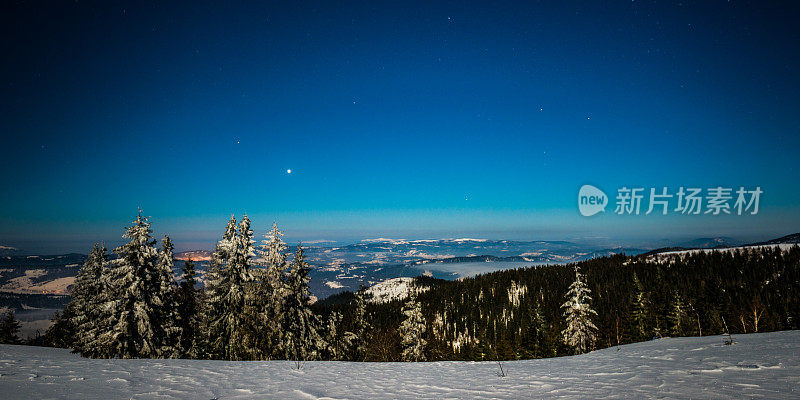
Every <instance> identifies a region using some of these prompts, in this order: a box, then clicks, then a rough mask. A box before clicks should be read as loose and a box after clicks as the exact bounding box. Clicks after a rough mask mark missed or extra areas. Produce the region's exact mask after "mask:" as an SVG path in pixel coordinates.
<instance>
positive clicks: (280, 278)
mask: <svg viewBox="0 0 800 400" xmlns="http://www.w3.org/2000/svg"><path fill="white" fill-rule="evenodd" d="M282 236H283V232H281V231H280V230H278V224H277V222H275V223H273V225H272V229H270V230H269V231H268V232H267V233H266V234H265V235H264V240H262V241H261V244H260V245H259V247H258V248H257V249H256V259H257V265H258V266H259V267H260V268H259V269H257V270H255V271H254V275H255V279H256V280H257V282H256V283H255V284H254V285H253V290H252V291H251V296H250V299H249V301H248V304H249V312H248V314H249V318H250V319H251V321H252V324H253V325H254V326H255V327H257V328H256V329H255V330H254V333H253V334H254V336H255V338H256V342H255V343H254V345H255V347H256V348H257V349H258V351H259V356H260V357H259V358H266V359H269V358H271V357H275V356H280V354H279V353H278V349H279V347H280V342H281V340H282V339H281V337H282V332H281V326H280V321H281V318H282V317H281V312H282V309H283V301H284V296H285V292H286V289H285V271H286V249H287V246H286V243H284V241H283V239H281V237H282Z"/></svg>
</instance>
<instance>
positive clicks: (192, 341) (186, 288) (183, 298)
mask: <svg viewBox="0 0 800 400" xmlns="http://www.w3.org/2000/svg"><path fill="white" fill-rule="evenodd" d="M182 271H183V279H182V280H181V283H180V285H179V287H178V293H177V302H178V317H179V319H178V321H179V323H180V328H181V338H180V349H181V351H182V353H183V356H184V357H188V358H195V357H197V356H198V354H197V353H198V348H197V347H198V343H197V341H198V337H197V336H198V330H199V317H200V315H199V314H200V310H199V307H200V302H199V298H198V297H199V293H198V290H197V289H195V286H196V285H197V279H196V272H195V268H194V263H193V262H192V260H191V259H188V260H186V261H185V262H184V264H183V270H182Z"/></svg>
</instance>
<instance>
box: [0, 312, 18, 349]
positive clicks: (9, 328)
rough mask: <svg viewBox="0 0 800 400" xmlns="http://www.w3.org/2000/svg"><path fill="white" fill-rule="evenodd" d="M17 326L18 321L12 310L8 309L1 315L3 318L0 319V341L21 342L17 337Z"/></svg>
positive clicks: (4, 342) (6, 342)
mask: <svg viewBox="0 0 800 400" xmlns="http://www.w3.org/2000/svg"><path fill="white" fill-rule="evenodd" d="M19 327H20V323H19V321H18V320H17V317H16V316H15V315H14V310H8V311H7V312H6V313H5V315H3V320H2V321H0V343H3V344H20V343H22V340H21V339H20V338H19Z"/></svg>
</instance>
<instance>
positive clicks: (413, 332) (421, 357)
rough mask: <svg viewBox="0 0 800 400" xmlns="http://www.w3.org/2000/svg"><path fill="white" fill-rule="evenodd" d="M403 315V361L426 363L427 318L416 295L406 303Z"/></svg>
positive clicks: (401, 329) (401, 334) (401, 336)
mask: <svg viewBox="0 0 800 400" xmlns="http://www.w3.org/2000/svg"><path fill="white" fill-rule="evenodd" d="M403 315H405V319H404V320H403V322H402V323H401V324H400V338H401V344H402V345H403V361H425V346H426V345H427V342H426V341H425V317H424V316H423V315H422V307H421V306H420V304H419V303H418V302H417V299H416V296H415V295H412V296H411V297H409V299H408V301H406V304H405V306H404V307H403Z"/></svg>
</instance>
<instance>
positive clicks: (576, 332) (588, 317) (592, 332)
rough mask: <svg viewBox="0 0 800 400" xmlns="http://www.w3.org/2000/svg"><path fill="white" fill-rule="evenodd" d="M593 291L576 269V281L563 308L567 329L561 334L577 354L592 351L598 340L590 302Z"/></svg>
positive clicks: (594, 312) (595, 313)
mask: <svg viewBox="0 0 800 400" xmlns="http://www.w3.org/2000/svg"><path fill="white" fill-rule="evenodd" d="M589 293H591V290H589V288H588V287H586V283H585V282H583V276H582V275H581V273H580V271H579V270H578V267H575V281H574V282H572V284H571V285H570V286H569V290H568V291H567V296H566V297H567V301H566V302H565V303H564V304H563V305H562V306H561V308H563V309H564V317H565V318H566V322H567V327H566V328H564V330H563V331H562V332H561V335H562V337H563V339H564V344H566V345H567V346H569V347H571V348H572V349H573V350H574V351H575V352H576V353H578V354H581V353H585V352H587V351H589V350H591V349H592V347H593V346H594V343H595V340H596V338H597V327H596V326H595V325H594V323H592V316H593V315H597V312H596V311H594V310H593V309H592V308H591V306H590V305H589V302H590V301H591V300H592V298H591V297H590V296H589Z"/></svg>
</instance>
